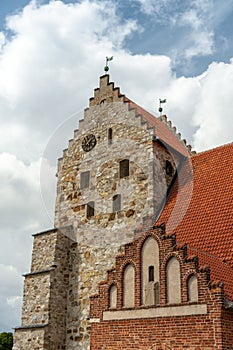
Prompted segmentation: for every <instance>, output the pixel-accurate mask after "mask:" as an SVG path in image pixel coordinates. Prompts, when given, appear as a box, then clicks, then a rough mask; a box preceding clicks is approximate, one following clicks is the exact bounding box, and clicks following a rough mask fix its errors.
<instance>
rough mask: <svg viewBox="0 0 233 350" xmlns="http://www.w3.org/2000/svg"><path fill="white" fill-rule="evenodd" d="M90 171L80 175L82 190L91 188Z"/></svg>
mask: <svg viewBox="0 0 233 350" xmlns="http://www.w3.org/2000/svg"><path fill="white" fill-rule="evenodd" d="M89 183H90V171H84V172H83V173H81V175H80V189H81V190H82V189H84V188H89Z"/></svg>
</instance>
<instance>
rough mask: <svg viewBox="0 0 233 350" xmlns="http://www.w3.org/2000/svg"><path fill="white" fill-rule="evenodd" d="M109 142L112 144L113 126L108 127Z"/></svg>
mask: <svg viewBox="0 0 233 350" xmlns="http://www.w3.org/2000/svg"><path fill="white" fill-rule="evenodd" d="M108 144H109V145H111V144H112V128H110V129H108Z"/></svg>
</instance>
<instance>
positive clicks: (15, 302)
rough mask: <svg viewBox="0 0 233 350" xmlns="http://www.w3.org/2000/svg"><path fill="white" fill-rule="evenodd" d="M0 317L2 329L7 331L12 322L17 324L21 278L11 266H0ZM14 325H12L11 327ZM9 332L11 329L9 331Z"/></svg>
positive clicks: (21, 285)
mask: <svg viewBox="0 0 233 350" xmlns="http://www.w3.org/2000/svg"><path fill="white" fill-rule="evenodd" d="M0 279H1V281H2V282H1V284H0V315H1V325H2V328H3V329H9V324H12V321H14V322H17V323H18V322H19V314H20V309H21V306H22V287H23V284H22V278H21V276H20V274H19V272H18V271H17V269H16V268H15V267H14V266H12V265H3V264H0ZM13 326H16V324H12V327H13ZM9 331H11V329H9Z"/></svg>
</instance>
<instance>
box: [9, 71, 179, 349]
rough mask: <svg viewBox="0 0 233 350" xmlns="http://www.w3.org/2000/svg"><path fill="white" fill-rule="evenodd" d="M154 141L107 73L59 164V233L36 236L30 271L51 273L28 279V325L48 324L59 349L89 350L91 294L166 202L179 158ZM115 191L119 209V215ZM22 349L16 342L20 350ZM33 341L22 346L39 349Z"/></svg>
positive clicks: (151, 134) (57, 213) (26, 297)
mask: <svg viewBox="0 0 233 350" xmlns="http://www.w3.org/2000/svg"><path fill="white" fill-rule="evenodd" d="M109 128H111V129H112V140H111V142H109V140H108V135H109ZM89 134H93V135H95V137H96V145H95V147H94V148H93V149H92V150H91V151H90V152H85V151H84V150H83V148H82V142H83V140H84V137H86V136H87V135H89ZM153 140H154V130H153V129H148V127H147V124H145V123H144V124H142V123H141V118H140V117H139V116H137V115H136V112H135V110H134V109H132V110H130V109H129V105H128V103H125V102H124V100H123V97H122V96H121V95H120V93H119V91H118V89H114V86H113V84H108V77H107V76H105V77H102V78H101V80H100V89H97V90H95V96H94V98H93V99H91V100H90V108H89V109H87V110H85V115H84V120H83V121H80V123H79V130H76V131H75V134H74V139H73V140H71V141H70V142H69V147H68V149H67V150H65V151H64V152H63V157H62V158H61V159H60V160H59V163H58V183H57V198H56V208H55V227H56V228H58V230H53V231H51V232H50V233H49V234H48V233H45V234H41V235H38V236H35V238H34V249H33V255H32V266H31V271H32V272H33V273H34V272H39V271H41V270H48V269H51V268H53V270H51V271H47V272H44V273H40V274H38V275H31V276H27V277H26V281H25V292H24V308H23V325H30V324H31V323H37V324H38V323H39V322H45V323H46V322H48V323H49V324H50V325H51V328H49V331H50V332H49V336H48V335H43V336H44V337H45V338H46V341H50V342H51V339H53V344H57V345H54V346H57V347H56V349H67V350H68V349H69V350H73V349H76V350H78V349H81V350H88V349H89V333H90V321H89V314H90V302H89V297H90V295H92V294H95V293H97V292H98V283H99V282H100V281H101V280H103V279H105V277H106V271H107V270H109V269H110V268H112V267H113V266H114V262H115V257H116V255H118V254H119V253H122V252H123V248H122V245H123V244H124V243H126V242H129V241H131V240H132V239H133V238H134V237H135V229H138V228H139V227H140V229H141V230H143V228H144V226H143V225H144V221H143V218H145V217H153V215H154V214H155V213H156V211H157V210H158V209H159V208H160V206H161V203H162V202H163V199H164V197H165V195H166V191H167V188H168V185H169V183H170V181H171V176H170V177H169V176H168V175H166V161H167V160H168V161H169V162H170V163H171V164H172V166H173V167H174V168H175V163H176V160H175V159H173V158H172V156H171V155H170V153H169V152H168V150H166V148H165V147H163V146H161V145H159V144H156V145H155V144H154V141H153ZM124 159H128V160H129V174H128V176H125V177H123V178H121V177H120V169H119V167H120V161H122V160H124ZM86 171H89V172H90V182H89V186H88V187H87V188H82V189H81V186H80V177H81V176H80V174H81V173H82V172H86ZM117 194H118V195H120V196H121V208H120V210H118V211H116V212H114V213H113V196H115V195H117ZM90 202H94V215H93V216H91V217H87V207H88V206H87V204H88V203H90ZM64 226H72V228H73V230H72V232H71V231H70V232H63V233H62V231H61V228H62V227H64ZM138 232H139V231H138ZM62 235H63V237H62ZM69 238H72V240H73V241H71V240H70V239H69ZM72 242H73V244H72ZM37 288H38V289H37ZM37 292H38V295H37ZM33 309H34V311H33ZM35 311H36V312H35ZM48 327H50V326H48ZM20 332H26V331H22V330H21V331H20V330H18V331H16V339H17V337H19V336H20ZM29 333H30V332H29ZM28 337H29V335H28V334H27V335H26V336H25V339H26V338H27V339H28ZM38 337H39V338H40V340H38V344H39V342H40V343H42V342H43V341H42V339H41V337H42V334H41V335H40V336H39V335H38ZM48 339H49V340H48ZM25 342H26V341H25ZM17 346H18V344H17V341H16V345H15V348H14V350H18V348H17ZM30 346H31V345H30ZM33 346H34V348H33ZM33 346H32V347H25V345H22V347H21V349H22V350H24V349H25V350H26V349H28V348H30V349H36V347H35V345H33ZM40 346H42V348H41V349H45V347H44V348H43V346H44V345H38V349H40ZM49 349H52V348H49ZM54 349H55V348H54Z"/></svg>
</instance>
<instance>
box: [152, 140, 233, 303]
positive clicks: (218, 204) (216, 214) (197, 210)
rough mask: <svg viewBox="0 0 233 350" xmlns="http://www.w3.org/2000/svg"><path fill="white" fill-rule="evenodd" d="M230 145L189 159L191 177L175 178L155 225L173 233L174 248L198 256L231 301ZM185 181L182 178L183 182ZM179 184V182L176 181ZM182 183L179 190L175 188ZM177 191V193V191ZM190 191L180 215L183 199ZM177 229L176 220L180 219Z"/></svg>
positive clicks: (232, 186)
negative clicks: (178, 246) (174, 238)
mask: <svg viewBox="0 0 233 350" xmlns="http://www.w3.org/2000/svg"><path fill="white" fill-rule="evenodd" d="M232 159H233V143H231V144H228V145H225V146H221V147H218V148H215V149H212V150H209V151H206V152H203V153H200V154H197V155H195V156H193V157H192V158H191V160H190V161H191V164H192V169H193V177H190V176H189V175H187V173H186V172H185V166H184V167H183V169H182V171H181V172H180V174H179V176H178V181H177V182H176V184H175V186H174V188H173V190H172V192H171V194H170V197H169V199H168V201H167V203H166V205H165V207H164V209H163V211H162V214H161V216H160V218H159V220H158V221H157V224H158V225H159V224H161V223H165V224H166V228H167V230H166V231H167V234H168V235H172V234H174V233H176V238H177V243H178V244H181V245H182V244H187V245H188V247H189V251H190V252H192V254H193V252H195V254H196V253H198V255H199V256H200V260H201V264H203V265H204V264H207V265H209V266H210V268H211V271H212V273H213V276H214V278H216V279H220V280H221V281H223V282H224V283H225V286H226V288H227V294H228V296H230V297H231V300H233V286H232V283H231V282H229V281H230V280H231V281H232V280H233V270H232V267H233V250H232V247H233V163H232ZM185 177H186V178H185ZM181 179H182V180H183V181H180V180H181ZM180 183H182V186H180V185H179V184H180ZM178 188H179V190H178ZM191 191H192V195H191V197H190V203H189V206H188V208H187V210H186V212H185V213H184V212H183V201H182V199H183V198H184V197H185V195H186V194H187V193H189V192H191ZM182 216H183V218H182V219H181V221H180V223H179V225H178V226H177V225H176V222H177V218H179V217H182Z"/></svg>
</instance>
